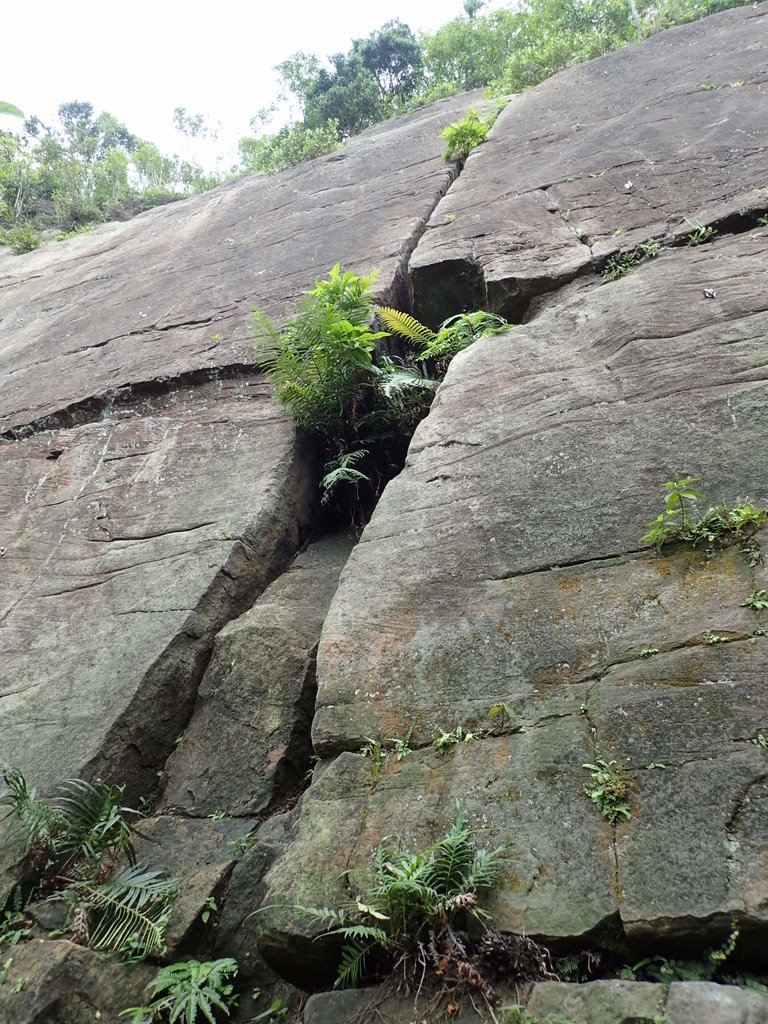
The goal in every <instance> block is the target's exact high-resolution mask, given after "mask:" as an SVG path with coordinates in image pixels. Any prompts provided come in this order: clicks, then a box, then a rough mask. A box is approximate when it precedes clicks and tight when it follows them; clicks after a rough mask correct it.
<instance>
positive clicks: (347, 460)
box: [320, 448, 368, 502]
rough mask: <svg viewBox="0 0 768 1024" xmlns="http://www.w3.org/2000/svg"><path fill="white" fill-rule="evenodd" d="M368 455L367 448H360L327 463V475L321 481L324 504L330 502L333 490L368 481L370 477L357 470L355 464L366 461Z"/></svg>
mask: <svg viewBox="0 0 768 1024" xmlns="http://www.w3.org/2000/svg"><path fill="white" fill-rule="evenodd" d="M367 454H368V449H367V448H358V449H357V451H354V452H344V454H343V455H340V456H339V457H338V459H332V460H331V461H330V462H327V463H326V465H325V467H324V468H325V473H324V474H323V476H322V478H321V480H320V489H321V490H322V492H323V497H322V499H321V500H322V501H323V502H327V501H328V499H329V497H330V495H331V494H332V492H333V489H334V488H335V487H338V486H339V484H358V483H361V482H362V481H364V480H368V476H367V475H366V474H365V473H363V472H362V470H359V469H355V463H357V462H359V461H360V460H361V459H364V458H365V457H366V455H367Z"/></svg>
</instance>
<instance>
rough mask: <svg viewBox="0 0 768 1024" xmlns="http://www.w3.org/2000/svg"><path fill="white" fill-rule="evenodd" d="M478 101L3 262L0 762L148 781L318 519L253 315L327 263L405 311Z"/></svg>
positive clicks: (311, 475) (308, 462) (42, 771)
mask: <svg viewBox="0 0 768 1024" xmlns="http://www.w3.org/2000/svg"><path fill="white" fill-rule="evenodd" d="M475 99H477V97H474V96H471V97H462V98H457V99H455V100H451V101H448V102H444V103H442V104H438V105H437V106H436V107H432V108H430V109H429V110H424V111H421V112H419V113H417V114H414V115H411V116H410V117H409V118H406V119H404V120H403V121H401V122H399V123H398V125H397V126H395V128H394V129H392V130H391V129H389V128H385V127H380V128H378V129H374V130H371V131H369V132H368V133H366V134H365V135H364V136H362V137H361V138H359V139H357V140H355V141H354V142H353V143H351V144H350V145H349V146H348V147H346V148H345V150H344V151H343V152H341V153H339V154H334V155H333V156H330V157H326V158H323V159H322V160H320V161H315V162H314V163H312V164H311V165H305V166H303V167H300V168H296V169H295V170H293V171H291V172H288V173H286V174H284V175H281V176H280V177H279V178H275V179H271V178H270V179H266V178H248V179H243V180H240V181H237V182H234V183H232V184H231V185H226V186H223V187H222V188H220V189H217V190H216V191H215V192H213V193H211V194H209V195H207V196H202V197H200V198H199V199H195V200H190V201H188V202H186V203H182V204H179V205H177V206H171V207H165V208H163V209H160V210H156V211H152V212H151V213H150V214H147V215H144V216H142V217H140V218H137V219H136V220H134V221H132V222H130V223H128V224H122V225H111V226H109V227H108V228H105V229H102V230H100V231H98V232H95V233H94V234H93V235H89V236H88V238H82V239H78V240H75V244H74V245H69V244H68V245H65V246H62V247H60V248H56V249H49V250H43V251H40V252H38V253H34V254H31V255H30V256H29V257H28V258H24V259H15V260H11V259H10V258H8V259H7V260H5V261H4V263H3V265H2V267H1V268H0V323H1V324H2V328H3V333H2V348H1V349H0V351H2V363H1V364H0V372H2V374H3V377H2V381H3V387H2V398H0V430H4V431H5V434H4V441H3V443H1V444H0V463H1V468H0V522H2V533H1V534H0V545H1V546H2V551H3V561H2V569H3V574H2V580H1V581H0V658H1V659H2V664H3V669H4V671H3V678H2V682H1V683H0V686H1V687H2V689H1V690H0V758H2V759H5V760H8V761H11V762H14V763H16V764H17V765H18V767H20V768H22V770H24V771H25V772H26V773H28V775H29V776H30V777H31V778H33V779H34V780H35V781H36V782H37V784H38V785H42V786H47V785H49V784H50V783H51V782H53V781H54V780H59V779H61V778H62V777H69V776H75V775H82V774H90V775H96V774H101V775H102V776H104V777H105V778H110V779H113V780H115V781H119V782H124V783H127V784H128V785H129V790H128V792H129V795H131V796H132V798H133V799H134V800H136V799H138V797H139V795H146V794H147V793H148V792H149V791H151V789H152V788H153V786H154V785H155V784H156V774H157V772H159V771H162V769H163V766H164V762H165V759H166V758H167V757H168V755H169V754H170V753H171V751H172V750H173V744H174V741H175V739H176V738H177V737H178V736H179V734H180V733H181V732H182V731H183V730H184V728H185V726H186V724H187V722H188V720H189V718H190V715H191V713H192V710H193V706H194V703H195V698H196V691H197V687H198V685H199V682H200V679H201V677H202V674H203V671H204V669H205V667H206V663H207V660H208V657H209V654H210V650H211V646H212V644H213V638H214V636H215V634H216V633H217V632H218V630H220V629H221V628H222V627H223V626H224V625H225V624H226V623H227V622H228V621H230V620H231V619H232V618H235V617H236V616H237V615H239V614H241V613H242V612H243V611H245V610H246V609H247V608H248V607H249V605H250V604H252V602H253V601H254V600H255V598H256V597H258V595H259V593H260V592H261V591H262V590H263V589H264V587H265V586H266V585H267V584H268V583H269V582H270V581H271V580H272V579H274V577H275V576H276V575H278V574H279V573H280V572H281V571H282V570H283V569H284V568H285V567H286V566H287V565H288V563H289V561H290V559H291V558H292V556H293V554H294V553H295V551H296V549H297V547H298V545H299V543H300V539H301V536H302V534H303V533H304V532H305V531H306V529H307V528H308V526H309V522H310V519H311V516H312V507H313V504H314V500H315V493H316V479H317V467H316V466H315V464H314V459H313V458H312V453H311V452H310V451H309V450H308V449H307V447H306V445H305V444H304V443H303V442H297V439H296V437H295V433H294V429H293V426H292V424H291V423H290V422H289V421H288V420H287V419H286V418H285V417H284V416H283V415H282V414H281V413H279V412H278V410H277V409H276V408H275V407H274V406H273V405H272V404H271V402H270V400H269V395H268V392H267V388H266V386H265V383H264V381H263V379H262V378H260V377H259V376H257V375H255V374H254V372H253V368H252V367H248V366H245V365H244V364H246V363H247V362H248V360H249V359H250V358H251V356H250V351H249V347H248V345H247V343H246V342H245V335H246V313H247V311H248V310H249V309H250V308H251V307H252V306H254V305H257V306H258V307H259V308H261V309H263V310H264V311H266V312H268V313H269V314H271V315H274V316H277V317H280V316H282V315H283V314H284V313H285V312H286V311H287V310H289V309H290V308H291V306H292V304H293V301H294V300H295V298H296V296H297V295H298V294H299V293H301V292H303V291H304V290H306V289H307V288H308V287H311V285H312V283H313V280H314V279H315V277H317V276H323V275H324V274H326V273H327V271H328V269H329V267H330V266H331V265H332V264H333V263H335V262H336V261H340V262H342V263H343V264H344V266H345V268H354V269H356V270H358V271H360V272H368V271H369V270H371V269H372V268H374V267H379V268H380V270H381V276H380V279H379V284H380V287H381V292H382V296H383V297H385V298H386V299H387V301H390V300H391V301H398V300H400V301H401V300H402V296H403V293H404V290H405V289H406V288H407V280H406V277H405V273H404V270H405V263H406V260H407V257H408V254H409V253H410V251H411V249H412V248H413V246H414V244H415V241H416V239H417V238H418V236H419V234H420V233H421V231H422V230H423V225H424V222H425V220H426V218H427V217H428V216H429V214H430V212H431V210H432V209H433V207H434V205H435V203H436V202H437V200H438V199H439V197H440V195H441V194H442V193H443V192H444V191H445V190H446V189H447V188H448V186H449V184H450V182H451V180H452V177H453V175H454V173H455V172H454V170H453V169H452V168H450V167H448V166H447V165H446V164H445V163H444V162H443V160H442V143H441V141H440V139H439V138H438V136H439V132H440V129H441V127H442V126H443V125H444V124H445V123H446V121H448V120H451V119H452V118H455V117H456V116H460V115H461V113H462V112H463V111H464V110H465V109H466V108H467V104H468V103H469V104H471V103H472V102H473V100H475ZM383 168H386V169H387V173H382V169H383ZM148 708H151V709H152V710H151V713H149V714H148V713H147V709H148Z"/></svg>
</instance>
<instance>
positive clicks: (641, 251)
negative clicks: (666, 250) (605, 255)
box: [602, 238, 661, 281]
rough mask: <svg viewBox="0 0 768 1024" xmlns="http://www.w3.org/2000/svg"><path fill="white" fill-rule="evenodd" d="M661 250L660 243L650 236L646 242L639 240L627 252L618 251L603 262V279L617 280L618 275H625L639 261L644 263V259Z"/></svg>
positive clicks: (655, 254)
mask: <svg viewBox="0 0 768 1024" xmlns="http://www.w3.org/2000/svg"><path fill="white" fill-rule="evenodd" d="M660 252H661V243H660V242H657V241H656V240H655V239H653V238H650V239H648V241H647V242H641V243H640V244H639V245H637V246H635V248H634V249H630V250H629V251H628V252H619V253H616V255H615V256H611V257H610V258H609V259H608V261H607V262H606V264H605V269H604V270H603V274H602V277H603V280H604V281H618V279H619V278H620V277H625V276H626V275H627V274H628V273H629V272H630V270H634V268H635V267H636V266H638V264H640V263H644V262H645V261H646V260H650V259H653V258H654V256H658V255H659V253H660Z"/></svg>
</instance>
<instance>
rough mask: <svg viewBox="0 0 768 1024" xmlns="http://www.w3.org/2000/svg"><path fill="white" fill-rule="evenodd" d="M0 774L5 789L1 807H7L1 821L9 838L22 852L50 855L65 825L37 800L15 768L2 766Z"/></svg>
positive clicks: (60, 818)
mask: <svg viewBox="0 0 768 1024" xmlns="http://www.w3.org/2000/svg"><path fill="white" fill-rule="evenodd" d="M0 774H2V777H3V781H4V782H5V785H6V787H7V788H6V789H4V790H3V791H2V793H0V805H2V806H4V807H5V808H7V812H6V814H5V815H4V816H3V818H2V820H3V821H4V822H5V823H6V827H7V828H8V830H9V831H10V833H11V835H12V836H13V837H14V838H16V839H18V840H20V841H21V843H22V845H23V847H24V852H25V853H29V852H30V850H32V849H33V848H38V849H41V850H45V851H48V852H52V851H53V848H54V843H55V839H56V836H57V835H59V834H60V833H61V831H62V829H64V828H65V827H66V822H65V821H64V819H63V818H62V817H61V815H60V814H58V813H57V811H56V810H55V808H52V807H49V806H48V805H47V804H45V803H43V802H42V801H41V800H38V799H37V793H36V791H35V789H34V787H32V788H30V787H29V786H28V785H27V780H26V779H25V778H24V775H23V774H22V773H21V772H20V771H18V769H16V768H13V767H12V766H11V765H8V764H3V765H2V766H0Z"/></svg>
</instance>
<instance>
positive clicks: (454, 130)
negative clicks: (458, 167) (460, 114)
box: [440, 110, 496, 163]
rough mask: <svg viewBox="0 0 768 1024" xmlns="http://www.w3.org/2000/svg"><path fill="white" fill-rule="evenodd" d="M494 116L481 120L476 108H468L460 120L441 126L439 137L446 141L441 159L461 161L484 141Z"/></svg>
mask: <svg viewBox="0 0 768 1024" xmlns="http://www.w3.org/2000/svg"><path fill="white" fill-rule="evenodd" d="M495 116H496V115H495V114H494V116H493V117H492V118H491V119H490V121H483V120H481V118H480V115H479V114H478V112H477V111H476V110H470V112H469V113H468V114H467V116H466V117H464V118H462V119H461V121H454V122H453V124H449V125H448V126H447V127H446V128H443V130H442V132H440V138H441V139H445V143H446V148H445V153H444V154H443V159H444V160H445V161H446V162H449V161H451V160H458V161H460V162H462V163H463V162H464V161H465V160H466V159H467V157H468V156H469V154H470V153H471V152H472V150H473V149H476V148H477V147H478V146H479V145H480V143H482V142H485V140H486V138H487V137H488V131H489V129H490V127H491V125H492V124H493V122H494V120H495Z"/></svg>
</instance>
